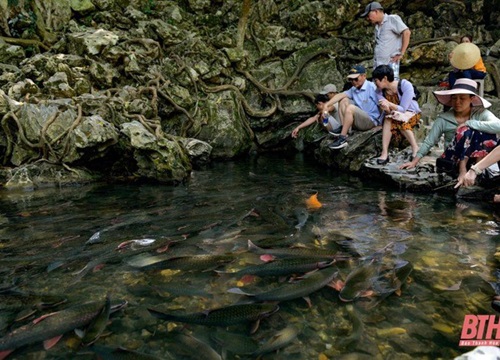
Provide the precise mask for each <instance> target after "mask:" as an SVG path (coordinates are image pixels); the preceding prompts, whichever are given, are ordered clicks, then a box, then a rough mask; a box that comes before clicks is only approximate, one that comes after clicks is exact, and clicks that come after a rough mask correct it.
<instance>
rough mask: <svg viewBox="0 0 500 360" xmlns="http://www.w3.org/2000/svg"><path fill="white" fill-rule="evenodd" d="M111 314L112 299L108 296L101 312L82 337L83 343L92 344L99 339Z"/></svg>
mask: <svg viewBox="0 0 500 360" xmlns="http://www.w3.org/2000/svg"><path fill="white" fill-rule="evenodd" d="M110 314H111V301H110V299H109V296H106V302H105V304H104V307H103V308H102V310H101V312H100V313H99V314H97V316H96V317H95V318H94V319H93V320H92V322H91V323H90V325H89V326H88V328H87V329H86V330H85V333H84V334H83V337H82V344H83V345H91V344H93V343H94V342H96V341H97V339H98V338H99V336H101V334H102V332H103V331H104V329H106V326H107V325H108V321H109V315H110Z"/></svg>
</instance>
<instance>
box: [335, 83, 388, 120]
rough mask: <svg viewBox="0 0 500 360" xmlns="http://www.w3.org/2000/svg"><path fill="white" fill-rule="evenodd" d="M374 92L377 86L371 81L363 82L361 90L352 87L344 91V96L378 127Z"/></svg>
mask: <svg viewBox="0 0 500 360" xmlns="http://www.w3.org/2000/svg"><path fill="white" fill-rule="evenodd" d="M376 91H377V86H375V84H374V83H372V82H371V81H368V80H365V82H364V83H363V86H361V89H358V88H356V87H355V86H353V87H352V88H350V89H349V90H346V91H344V94H346V95H347V97H348V98H349V99H351V100H352V101H353V102H354V105H356V106H357V107H359V108H360V109H361V110H363V111H364V112H365V113H367V114H368V116H370V119H371V120H372V121H373V123H374V124H375V125H380V124H381V121H380V119H379V118H380V110H379V107H378V99H377V93H376Z"/></svg>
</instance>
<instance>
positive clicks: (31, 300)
mask: <svg viewBox="0 0 500 360" xmlns="http://www.w3.org/2000/svg"><path fill="white" fill-rule="evenodd" d="M66 301H67V299H66V297H64V296H62V295H55V294H43V293H34V292H30V291H23V290H19V289H16V288H11V289H8V290H5V291H2V292H0V311H5V310H19V309H21V308H26V307H29V308H30V309H37V310H44V309H48V308H52V307H55V306H58V305H61V304H63V303H65V302H66Z"/></svg>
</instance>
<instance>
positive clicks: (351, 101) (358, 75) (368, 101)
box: [326, 65, 381, 149]
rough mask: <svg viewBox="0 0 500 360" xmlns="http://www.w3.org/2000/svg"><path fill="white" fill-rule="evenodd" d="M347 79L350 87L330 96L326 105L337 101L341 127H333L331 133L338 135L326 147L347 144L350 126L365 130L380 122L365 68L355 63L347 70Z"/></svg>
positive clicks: (337, 146) (371, 84) (373, 93)
mask: <svg viewBox="0 0 500 360" xmlns="http://www.w3.org/2000/svg"><path fill="white" fill-rule="evenodd" d="M347 80H349V81H350V82H351V84H352V87H351V88H350V89H348V90H346V91H344V92H341V93H339V94H337V95H335V96H334V97H333V98H331V99H330V100H329V101H328V103H327V104H326V106H327V107H328V108H331V107H332V106H333V105H334V104H336V103H339V117H340V122H341V123H342V127H339V128H337V129H334V130H333V131H332V132H331V134H332V135H334V136H336V137H338V138H337V139H336V140H335V141H334V142H333V143H332V144H330V145H329V146H328V147H329V148H330V149H341V148H343V147H345V146H347V137H348V135H347V134H348V132H349V131H350V129H351V127H353V128H355V129H357V130H361V131H366V130H370V129H372V128H374V127H375V126H379V125H380V124H381V119H380V110H379V108H378V100H377V94H376V93H375V91H376V89H377V88H376V86H375V84H374V83H372V82H371V81H368V80H367V79H366V69H365V67H364V66H362V65H355V66H353V67H352V68H351V69H350V70H349V74H348V75H347Z"/></svg>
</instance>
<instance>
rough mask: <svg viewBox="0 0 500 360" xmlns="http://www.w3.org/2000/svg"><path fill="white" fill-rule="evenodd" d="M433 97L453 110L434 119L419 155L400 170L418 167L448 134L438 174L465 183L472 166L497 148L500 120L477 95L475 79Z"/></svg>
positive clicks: (460, 80) (457, 83)
mask: <svg viewBox="0 0 500 360" xmlns="http://www.w3.org/2000/svg"><path fill="white" fill-rule="evenodd" d="M433 94H434V96H435V97H436V99H437V101H438V102H439V103H440V104H442V105H444V106H449V107H451V108H450V110H448V111H445V112H443V113H442V114H440V115H439V116H438V117H437V118H436V120H434V123H433V124H432V127H431V130H430V131H429V133H428V134H427V136H426V137H425V139H424V141H423V142H422V144H421V146H420V149H419V150H418V152H417V156H415V157H414V158H413V160H412V161H411V162H408V163H405V164H403V165H401V166H400V169H411V168H414V167H415V166H416V165H417V164H418V162H419V161H420V159H421V158H423V157H424V156H425V155H427V153H428V152H429V151H430V150H431V148H432V147H433V146H434V145H436V144H437V143H438V142H439V140H440V139H441V136H442V135H444V140H445V151H444V152H443V154H442V155H441V157H440V158H438V159H437V160H436V167H437V168H438V172H440V171H442V172H448V173H449V174H450V175H452V176H456V177H458V180H459V181H463V180H462V179H463V178H464V177H465V174H466V172H467V170H468V167H469V166H470V165H471V164H472V163H474V162H476V161H479V160H480V159H482V158H483V157H484V156H486V155H487V154H488V153H489V152H490V151H491V150H493V149H494V148H495V147H496V146H497V144H498V140H497V134H500V119H499V118H498V117H497V116H495V115H494V114H493V113H492V112H491V111H489V110H488V109H487V108H488V107H490V106H491V103H490V102H489V101H488V100H486V99H484V98H483V97H481V96H479V95H478V94H477V83H476V82H475V81H474V80H472V79H458V80H457V81H456V82H455V85H454V86H453V88H452V89H451V90H441V91H434V92H433Z"/></svg>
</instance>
